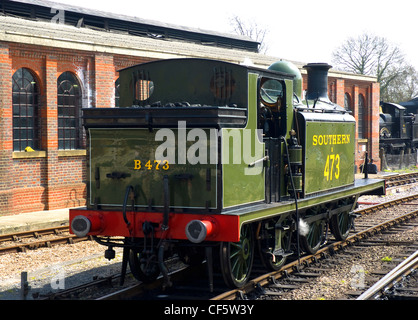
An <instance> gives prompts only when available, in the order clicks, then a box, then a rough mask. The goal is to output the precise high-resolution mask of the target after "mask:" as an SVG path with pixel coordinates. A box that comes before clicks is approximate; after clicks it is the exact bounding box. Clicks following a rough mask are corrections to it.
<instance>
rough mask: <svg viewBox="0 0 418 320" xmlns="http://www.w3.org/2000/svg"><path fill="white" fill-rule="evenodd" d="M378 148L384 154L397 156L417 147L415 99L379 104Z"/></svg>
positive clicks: (417, 110)
mask: <svg viewBox="0 0 418 320" xmlns="http://www.w3.org/2000/svg"><path fill="white" fill-rule="evenodd" d="M380 109H381V112H380V118H379V133H380V136H379V147H380V149H382V150H383V151H384V152H385V153H386V154H399V153H400V152H404V151H408V150H409V151H410V152H413V153H415V152H416V149H417V147H418V122H416V121H415V119H416V117H417V113H418V103H417V99H412V100H410V101H407V102H401V103H399V104H397V103H389V102H381V104H380Z"/></svg>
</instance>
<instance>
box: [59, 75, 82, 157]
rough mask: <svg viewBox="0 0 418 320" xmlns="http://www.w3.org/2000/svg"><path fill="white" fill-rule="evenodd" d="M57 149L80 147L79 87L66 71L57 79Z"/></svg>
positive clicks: (74, 77)
mask: <svg viewBox="0 0 418 320" xmlns="http://www.w3.org/2000/svg"><path fill="white" fill-rule="evenodd" d="M57 85H58V149H61V150H71V149H79V148H80V146H81V139H82V130H81V87H80V83H79V81H78V79H77V77H76V76H75V75H74V74H73V73H71V72H69V71H66V72H64V73H62V74H61V75H60V76H59V78H58V83H57Z"/></svg>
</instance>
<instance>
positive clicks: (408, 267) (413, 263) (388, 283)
mask: <svg viewBox="0 0 418 320" xmlns="http://www.w3.org/2000/svg"><path fill="white" fill-rule="evenodd" d="M417 266H418V250H417V251H415V252H414V253H413V254H412V255H410V256H409V257H408V258H407V259H406V260H404V261H403V262H402V263H400V264H399V265H398V266H396V268H395V269H393V270H391V271H390V272H389V273H388V274H387V275H385V276H384V277H383V278H382V279H380V280H379V281H378V282H376V283H375V284H374V285H373V286H371V287H370V288H369V289H368V290H367V291H365V292H364V293H363V294H361V295H360V296H359V297H358V298H357V299H356V300H371V299H372V298H374V297H376V296H377V295H379V293H380V292H382V291H383V290H385V289H389V288H391V287H392V286H393V285H394V284H395V283H396V282H397V281H399V280H400V279H401V278H402V277H404V276H407V275H408V274H410V273H411V272H412V270H414V269H416V268H417Z"/></svg>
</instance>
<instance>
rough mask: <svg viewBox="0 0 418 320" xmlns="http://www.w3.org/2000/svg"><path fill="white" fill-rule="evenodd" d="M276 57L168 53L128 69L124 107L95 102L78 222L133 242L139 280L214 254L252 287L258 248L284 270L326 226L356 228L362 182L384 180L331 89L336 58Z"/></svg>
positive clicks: (87, 119)
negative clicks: (233, 59) (251, 60)
mask: <svg viewBox="0 0 418 320" xmlns="http://www.w3.org/2000/svg"><path fill="white" fill-rule="evenodd" d="M305 68H306V69H307V71H308V87H309V89H308V92H307V94H306V98H305V99H304V100H303V101H302V97H301V95H302V77H301V73H300V71H299V70H298V68H297V67H296V66H294V65H293V64H291V63H288V62H285V61H278V62H276V63H274V64H272V65H271V66H270V67H269V68H268V69H261V68H256V67H252V66H245V65H238V64H232V63H227V62H223V61H215V60H207V59H169V60H161V61H154V62H149V63H145V64H140V65H136V66H133V67H130V68H126V69H123V70H120V107H119V108H91V109H83V119H84V120H83V121H84V122H83V123H84V127H85V129H86V134H87V144H88V152H87V155H88V161H87V163H88V165H87V177H88V181H87V185H88V186H87V195H88V196H87V207H86V208H80V209H72V210H70V229H71V232H72V233H74V234H76V235H78V236H85V235H93V236H94V237H95V239H96V240H97V241H98V242H99V243H101V244H103V245H105V246H107V247H108V249H107V250H106V251H105V256H106V257H107V258H109V259H110V258H113V257H114V249H113V248H114V247H123V252H124V254H123V264H122V273H123V274H124V273H125V272H126V268H127V265H128V264H129V267H130V269H131V271H132V273H133V275H134V276H135V277H136V278H137V279H138V280H140V281H145V282H150V281H153V280H155V279H156V278H157V277H158V276H159V275H160V274H162V276H163V277H164V279H165V284H166V285H170V284H171V282H170V277H169V275H168V272H167V267H166V259H167V258H168V257H171V256H173V255H176V256H178V257H179V258H180V259H181V260H182V261H183V262H185V263H187V264H196V263H202V262H203V261H204V260H206V262H207V265H208V279H209V283H210V287H211V288H213V273H214V271H213V270H214V268H219V271H220V272H221V273H222V276H223V279H224V281H225V283H226V284H227V285H228V286H230V287H242V286H244V285H245V283H246V282H247V281H248V279H249V278H250V276H251V271H252V266H253V261H254V257H255V256H256V255H257V256H258V258H259V259H260V260H261V261H262V263H263V264H264V266H265V268H266V270H278V269H279V268H280V267H281V266H282V265H283V264H284V262H285V261H286V259H287V258H288V257H289V256H292V255H293V256H298V255H300V254H302V252H308V253H314V252H316V251H317V250H318V249H319V248H320V247H321V245H323V243H324V242H325V240H326V237H327V235H328V232H327V230H328V228H329V229H330V230H331V232H332V234H333V235H334V237H335V238H336V239H344V238H346V237H347V235H348V233H349V232H350V229H351V227H352V224H353V219H354V216H353V214H352V211H353V209H354V207H355V206H356V202H357V199H358V197H359V196H361V195H363V194H379V195H380V194H384V193H385V183H384V181H383V180H380V179H369V178H365V179H355V176H354V156H355V120H354V118H353V117H352V116H351V115H350V114H349V113H347V112H346V110H345V109H344V108H342V107H340V106H338V105H336V104H334V103H332V102H331V101H330V100H329V99H328V95H327V76H328V70H329V68H330V66H329V65H328V64H324V63H319V64H308V65H306V66H305Z"/></svg>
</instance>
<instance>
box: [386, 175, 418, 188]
mask: <svg viewBox="0 0 418 320" xmlns="http://www.w3.org/2000/svg"><path fill="white" fill-rule="evenodd" d="M385 180H386V187H387V188H393V187H396V186H401V185H407V184H413V183H418V172H412V173H404V174H399V175H393V176H389V177H386V178H385Z"/></svg>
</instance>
